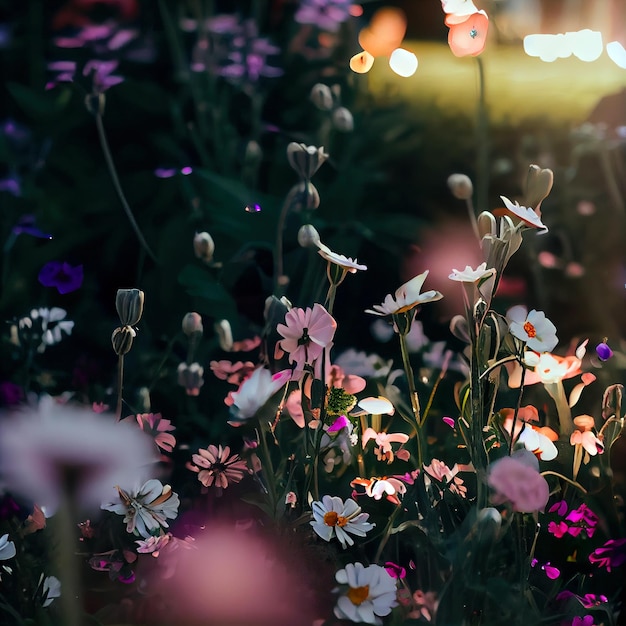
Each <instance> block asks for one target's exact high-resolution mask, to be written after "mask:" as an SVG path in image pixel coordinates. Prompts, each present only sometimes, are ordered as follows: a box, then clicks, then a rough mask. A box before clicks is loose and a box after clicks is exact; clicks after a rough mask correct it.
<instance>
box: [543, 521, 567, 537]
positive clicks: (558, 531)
mask: <svg viewBox="0 0 626 626" xmlns="http://www.w3.org/2000/svg"><path fill="white" fill-rule="evenodd" d="M568 530H569V526H568V525H567V524H566V523H565V522H558V523H557V522H550V523H549V524H548V532H549V533H550V534H551V535H554V536H555V537H556V538H557V539H561V537H564V536H565V535H566V534H567V531H568Z"/></svg>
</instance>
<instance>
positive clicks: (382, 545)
mask: <svg viewBox="0 0 626 626" xmlns="http://www.w3.org/2000/svg"><path fill="white" fill-rule="evenodd" d="M420 467H421V465H420ZM400 509H402V504H398V505H397V506H396V508H395V509H394V511H393V513H392V514H391V515H390V516H389V521H388V522H387V525H386V526H385V530H384V531H383V537H382V539H381V540H380V544H379V545H378V550H376V556H374V563H378V560H379V559H380V556H381V554H382V553H383V550H384V549H385V546H386V545H387V542H388V541H389V537H391V531H392V529H393V523H394V522H395V521H396V517H398V513H400Z"/></svg>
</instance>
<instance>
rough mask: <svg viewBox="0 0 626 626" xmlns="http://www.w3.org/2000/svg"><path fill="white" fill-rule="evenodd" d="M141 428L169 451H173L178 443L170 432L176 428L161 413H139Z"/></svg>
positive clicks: (138, 421)
mask: <svg viewBox="0 0 626 626" xmlns="http://www.w3.org/2000/svg"><path fill="white" fill-rule="evenodd" d="M136 419H137V423H138V424H139V428H141V430H143V432H144V433H146V434H148V435H150V436H151V437H152V438H153V439H154V443H156V445H157V446H158V447H159V448H161V449H162V450H166V451H167V452H171V451H172V450H173V449H174V446H175V445H176V439H175V437H174V435H171V434H170V433H171V432H172V431H174V430H176V427H175V426H172V422H170V420H166V419H163V418H162V417H161V414H160V413H139V414H138V415H137V416H136Z"/></svg>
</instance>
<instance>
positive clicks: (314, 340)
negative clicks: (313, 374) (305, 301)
mask: <svg viewBox="0 0 626 626" xmlns="http://www.w3.org/2000/svg"><path fill="white" fill-rule="evenodd" d="M336 328H337V322H335V320H334V318H333V317H332V316H331V315H330V314H329V313H328V311H327V310H326V309H325V308H324V307H323V306H322V305H321V304H317V303H315V304H314V305H313V308H312V309H311V308H306V309H300V308H293V309H291V310H290V311H288V312H287V314H286V315H285V323H284V324H278V325H277V326H276V330H277V331H278V333H279V334H280V335H282V337H284V339H281V340H280V341H279V342H278V343H277V344H276V351H277V354H278V356H280V354H282V352H283V351H284V352H287V354H289V362H290V363H295V365H296V369H297V370H300V371H302V370H304V367H305V366H306V365H313V364H314V363H315V361H317V359H319V357H320V356H321V355H322V352H323V351H324V348H326V347H328V346H329V345H330V344H331V342H332V339H333V337H334V335H335V330H336Z"/></svg>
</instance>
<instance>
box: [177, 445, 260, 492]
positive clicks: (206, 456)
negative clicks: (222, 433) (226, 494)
mask: <svg viewBox="0 0 626 626" xmlns="http://www.w3.org/2000/svg"><path fill="white" fill-rule="evenodd" d="M191 458H192V461H193V464H191V463H190V464H188V465H187V467H188V469H190V470H191V471H192V472H196V473H197V474H198V480H199V481H200V482H201V483H202V484H203V485H204V486H205V487H216V488H217V489H218V490H221V489H226V487H228V485H229V484H232V483H238V482H241V480H242V479H243V477H244V475H245V474H247V473H248V465H247V464H246V462H245V461H244V460H243V459H240V458H239V455H238V454H233V455H232V456H230V448H229V447H228V446H224V447H223V448H222V446H221V445H220V446H214V445H210V446H209V447H208V448H206V449H204V448H200V449H199V450H198V453H197V454H194V455H193V456H192V457H191Z"/></svg>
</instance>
